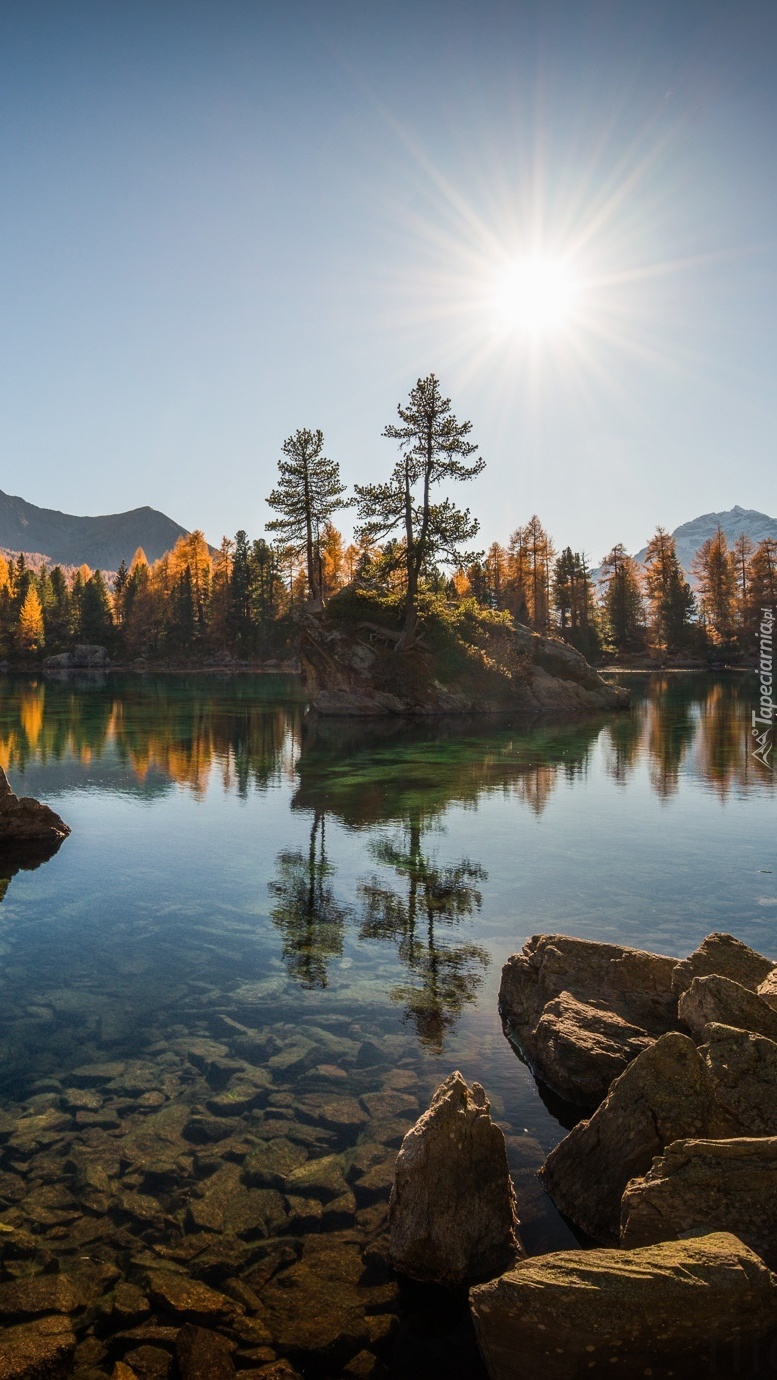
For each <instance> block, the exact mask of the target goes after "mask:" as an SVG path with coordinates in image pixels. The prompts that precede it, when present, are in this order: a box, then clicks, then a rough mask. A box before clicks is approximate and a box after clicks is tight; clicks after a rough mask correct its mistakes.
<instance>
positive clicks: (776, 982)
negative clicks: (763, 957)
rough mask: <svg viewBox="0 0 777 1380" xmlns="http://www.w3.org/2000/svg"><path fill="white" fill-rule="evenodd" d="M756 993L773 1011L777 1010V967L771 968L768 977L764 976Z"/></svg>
mask: <svg viewBox="0 0 777 1380" xmlns="http://www.w3.org/2000/svg"><path fill="white" fill-rule="evenodd" d="M758 995H759V997H760V998H761V1000H762V1001H765V1002H766V1003H767V1005H768V1006H771V1008H772V1010H773V1011H777V967H775V968H772V971H771V972H770V973H769V975H768V977H765V978H764V980H763V982H762V983H761V985H760V987H759V988H758Z"/></svg>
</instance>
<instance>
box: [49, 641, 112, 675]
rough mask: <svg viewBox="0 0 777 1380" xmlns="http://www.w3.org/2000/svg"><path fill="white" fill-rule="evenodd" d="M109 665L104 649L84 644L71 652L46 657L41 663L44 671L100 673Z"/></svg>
mask: <svg viewBox="0 0 777 1380" xmlns="http://www.w3.org/2000/svg"><path fill="white" fill-rule="evenodd" d="M110 664H111V659H110V657H109V655H108V652H107V649H106V648H105V647H99V646H97V645H96V644H94V643H87V642H84V643H79V645H78V646H77V647H74V648H73V650H72V652H58V653H57V654H56V656H47V657H46V659H45V661H44V663H43V669H44V671H74V670H99V671H102V670H105V669H106V667H108V666H110Z"/></svg>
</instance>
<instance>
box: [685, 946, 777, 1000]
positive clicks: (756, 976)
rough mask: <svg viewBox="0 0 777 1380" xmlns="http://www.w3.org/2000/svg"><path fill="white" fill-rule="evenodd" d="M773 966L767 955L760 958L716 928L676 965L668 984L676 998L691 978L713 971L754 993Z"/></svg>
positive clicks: (705, 975) (757, 954)
mask: <svg viewBox="0 0 777 1380" xmlns="http://www.w3.org/2000/svg"><path fill="white" fill-rule="evenodd" d="M774 967H775V964H774V961H773V960H772V959H771V958H764V956H763V954H759V953H756V951H755V949H751V948H749V946H748V945H747V944H742V943H741V941H740V940H739V939H735V938H734V936H733V935H731V934H720V933H718V932H717V931H716V932H714V933H713V934H708V935H707V938H706V939H705V940H703V941H702V943H701V944H700V945H699V947H698V949H696V950H695V951H694V953H692V954H691V956H690V958H685V959H683V960H682V961H681V962H680V963H678V964H676V966H675V971H674V977H673V979H672V987H673V989H674V992H675V994H676V995H677V996H678V997H679V996H680V995H681V994H682V993H683V992H684V991H686V989H687V988H688V987H690V985H691V983H692V982H693V979H694V978H696V977H708V976H710V975H711V974H713V973H714V974H716V975H717V976H718V977H727V978H731V980H732V981H733V982H738V983H739V984H740V985H741V986H742V987H749V988H750V990H751V991H752V992H757V991H758V988H759V986H760V984H761V983H762V982H763V981H764V980H765V979H766V978H767V977H768V976H769V974H770V973H771V972H772V970H773V969H774Z"/></svg>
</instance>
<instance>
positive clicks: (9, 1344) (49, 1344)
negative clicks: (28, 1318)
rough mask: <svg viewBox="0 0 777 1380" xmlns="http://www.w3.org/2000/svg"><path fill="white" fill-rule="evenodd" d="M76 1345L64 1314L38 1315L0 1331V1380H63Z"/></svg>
mask: <svg viewBox="0 0 777 1380" xmlns="http://www.w3.org/2000/svg"><path fill="white" fill-rule="evenodd" d="M75 1349H76V1339H75V1336H74V1334H73V1332H72V1331H71V1328H70V1323H69V1322H68V1320H67V1318H62V1317H54V1318H39V1319H38V1321H37V1322H34V1323H22V1324H21V1325H20V1326H19V1327H4V1328H3V1331H2V1334H0V1380H64V1377H65V1376H66V1375H67V1374H68V1373H69V1370H70V1362H71V1361H72V1358H73V1354H74V1352H75Z"/></svg>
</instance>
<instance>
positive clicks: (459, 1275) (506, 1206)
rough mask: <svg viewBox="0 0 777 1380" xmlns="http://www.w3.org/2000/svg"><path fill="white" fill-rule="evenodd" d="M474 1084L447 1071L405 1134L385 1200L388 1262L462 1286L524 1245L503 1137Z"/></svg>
mask: <svg viewBox="0 0 777 1380" xmlns="http://www.w3.org/2000/svg"><path fill="white" fill-rule="evenodd" d="M489 1106H490V1104H489V1101H488V1098H487V1097H486V1094H485V1092H484V1091H483V1089H482V1088H481V1086H480V1084H479V1083H474V1084H473V1085H472V1088H471V1089H470V1088H468V1087H467V1084H466V1083H465V1082H464V1079H463V1078H462V1076H461V1074H460V1073H458V1072H457V1073H452V1074H451V1075H450V1077H449V1078H446V1080H445V1082H444V1083H441V1084H440V1086H439V1088H438V1089H437V1091H436V1093H435V1094H434V1097H433V1098H432V1101H431V1104H430V1106H429V1109H428V1111H426V1112H424V1114H423V1116H421V1117H420V1119H419V1120H418V1121H417V1122H416V1124H415V1126H414V1127H413V1128H412V1129H411V1130H410V1131H408V1133H407V1135H406V1136H405V1138H404V1140H403V1141H402V1148H401V1150H400V1152H399V1154H398V1156H397V1164H396V1172H395V1178H394V1186H393V1188H392V1190H391V1200H390V1204H389V1230H390V1251H391V1259H392V1263H393V1265H394V1266H395V1268H396V1269H397V1270H399V1271H400V1272H401V1273H402V1274H406V1275H410V1276H411V1278H413V1279H419V1280H424V1281H428V1282H433V1283H439V1284H460V1283H462V1282H463V1281H464V1280H466V1279H476V1278H478V1277H481V1278H482V1277H483V1276H485V1275H488V1274H492V1273H494V1272H495V1271H496V1270H499V1269H503V1268H504V1267H505V1265H506V1264H507V1263H508V1262H509V1261H510V1260H511V1259H514V1258H515V1255H516V1253H517V1252H521V1253H522V1247H521V1246H520V1242H519V1240H518V1236H517V1231H516V1229H517V1226H518V1221H517V1217H516V1213H515V1195H514V1192H513V1186H512V1183H511V1181H510V1175H509V1172H508V1168H507V1154H506V1151H505V1139H504V1135H503V1134H502V1132H501V1130H500V1129H499V1127H498V1126H495V1125H494V1123H493V1122H492V1120H491V1116H490V1113H489Z"/></svg>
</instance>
